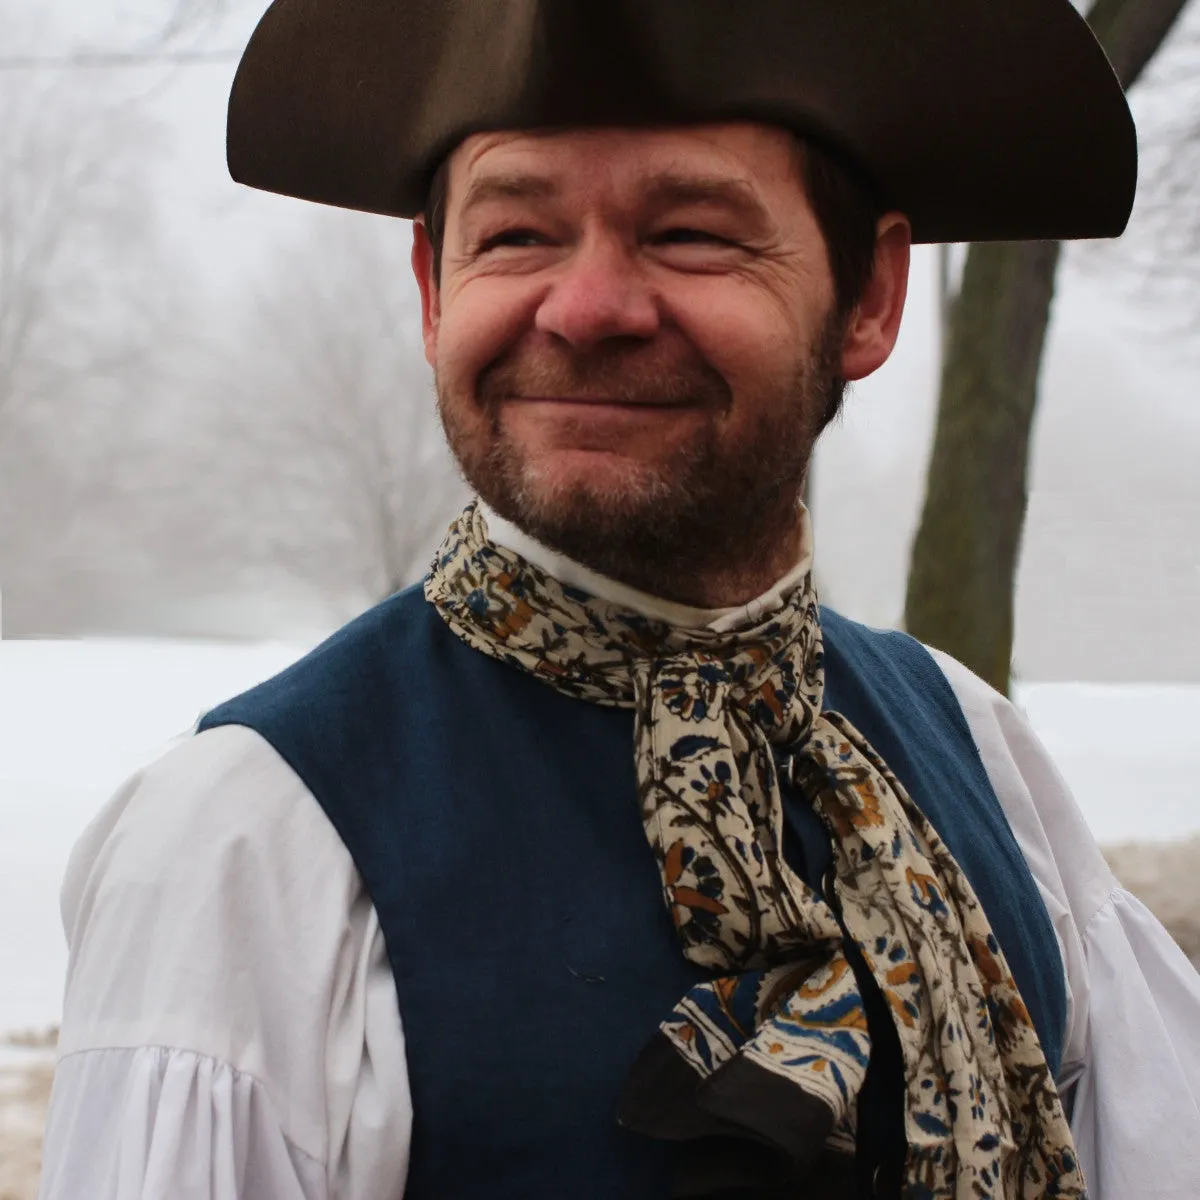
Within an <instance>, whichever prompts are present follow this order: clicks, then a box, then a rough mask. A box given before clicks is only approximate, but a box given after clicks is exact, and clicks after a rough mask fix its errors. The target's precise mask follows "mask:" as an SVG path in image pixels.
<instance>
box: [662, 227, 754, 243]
mask: <svg viewBox="0 0 1200 1200" xmlns="http://www.w3.org/2000/svg"><path fill="white" fill-rule="evenodd" d="M652 240H653V241H654V242H655V243H656V244H657V245H659V246H732V245H733V244H734V243H733V242H731V241H730V240H729V239H728V238H723V237H720V236H719V235H717V234H715V233H709V232H708V231H706V230H703V229H667V230H664V231H663V232H662V233H658V234H655V235H654V238H653V239H652Z"/></svg>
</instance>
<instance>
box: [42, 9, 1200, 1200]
mask: <svg viewBox="0 0 1200 1200" xmlns="http://www.w3.org/2000/svg"><path fill="white" fill-rule="evenodd" d="M229 133H230V142H229V148H230V162H231V166H232V169H233V171H234V174H235V176H236V177H238V178H240V179H242V180H243V181H245V182H249V183H251V184H253V185H255V186H259V187H264V188H268V189H272V190H276V191H281V192H286V193H289V194H292V195H296V196H301V197H306V198H309V199H315V200H322V201H325V202H332V203H336V204H343V205H348V206H351V207H357V208H363V209H369V210H376V211H381V212H388V213H393V214H395V215H399V216H404V217H412V218H415V225H414V235H413V265H414V270H415V272H416V276H417V280H418V283H419V285H420V289H421V297H422V320H423V326H424V335H425V347H426V353H427V357H428V359H429V361H430V364H431V365H432V367H433V369H434V371H435V374H436V379H437V391H438V401H439V408H440V412H441V416H442V420H443V424H444V426H445V429H446V433H447V437H448V440H449V442H450V445H451V448H452V450H453V451H454V453H455V455H456V457H457V459H458V461H459V463H460V465H461V467H462V470H463V472H464V474H465V475H466V477H467V479H468V480H469V481H470V483H471V484H472V485H473V486H474V488H475V489H476V491H477V492H478V495H479V501H478V502H477V503H475V504H472V505H471V506H470V507H469V508H468V509H467V510H466V512H465V513H464V514H463V515H462V517H461V518H460V519H459V520H458V521H457V522H456V523H455V524H454V526H453V527H452V528H451V530H450V532H449V534H448V536H447V539H446V541H445V543H444V544H443V546H442V547H441V549H440V550H439V551H438V552H437V555H436V557H435V559H434V562H433V565H432V568H431V572H430V575H429V577H428V579H427V580H426V581H425V583H424V585H423V586H422V587H420V588H417V589H413V590H410V591H408V592H404V593H401V594H400V595H399V596H396V597H393V598H392V599H390V600H388V601H386V602H385V603H384V604H383V605H381V606H380V607H378V608H377V609H375V610H373V611H372V612H370V613H368V614H367V615H366V616H365V617H363V618H361V619H360V620H358V621H356V622H355V623H353V624H352V625H350V626H349V627H347V629H345V630H343V631H342V632H341V633H340V634H339V635H337V636H336V637H335V638H333V639H332V640H331V641H330V642H328V643H326V644H325V645H324V646H323V647H321V648H319V649H318V650H316V651H315V652H314V653H313V654H312V655H311V656H309V657H308V658H307V659H305V660H304V661H302V662H301V663H300V664H298V665H297V666H295V667H293V668H292V669H290V670H289V671H287V672H285V673H284V674H283V675H282V676H280V677H279V678H278V679H276V680H273V681H271V682H269V683H267V684H265V685H263V686H262V687H261V688H258V689H255V690H254V691H252V692H251V693H249V694H248V695H246V696H244V697H240V698H238V699H236V700H234V701H231V702H230V703H229V704H227V705H224V706H222V707H221V708H219V709H217V710H216V711H215V712H214V713H212V714H209V716H208V717H207V718H205V720H204V721H203V722H202V723H201V727H200V732H199V733H198V735H197V736H195V737H193V738H191V739H189V740H188V741H186V742H185V743H184V744H182V745H180V746H179V747H177V748H176V749H174V750H172V752H171V753H170V754H168V755H167V756H166V757H165V758H164V759H163V760H162V761H160V762H159V763H157V764H155V765H154V766H152V767H150V768H149V769H147V770H146V771H144V772H143V773H142V774H141V775H139V776H138V777H137V778H135V779H134V780H133V781H131V783H130V784H129V785H128V786H127V787H126V788H125V789H124V790H123V791H122V792H121V794H120V795H118V796H117V797H116V798H115V799H114V800H113V802H112V803H111V804H110V805H109V807H108V808H107V809H106V810H105V811H104V813H103V814H102V815H101V816H100V817H99V818H98V820H97V822H96V823H95V824H94V825H93V826H92V828H91V829H90V830H89V831H88V832H87V834H86V835H85V837H84V839H83V841H82V842H81V843H80V846H79V848H78V849H77V851H76V853H75V856H74V858H73V860H72V863H71V867H70V871H69V873H68V878H67V882H66V886H65V889H64V911H65V913H66V921H67V930H68V937H69V940H70V943H71V951H72V958H71V974H70V980H69V983H68V991H67V1000H66V1012H65V1021H64V1026H63V1035H62V1054H63V1058H62V1061H61V1063H60V1066H59V1071H58V1076H57V1080H56V1084H55V1095H54V1101H53V1107H52V1112H51V1118H50V1123H49V1128H48V1132H47V1139H46V1171H45V1178H44V1183H43V1196H45V1197H46V1198H47V1200H62V1198H65V1197H78V1196H88V1197H96V1198H97V1200H132V1198H133V1197H137V1198H139V1200H158V1198H164V1200H165V1198H166V1197H171V1198H172V1200H175V1198H180V1197H185V1198H187V1197H214V1198H220V1200H231V1198H233V1197H242V1196H248V1197H272V1198H277V1200H301V1198H302V1197H303V1198H305V1200H313V1198H315V1197H339V1198H343V1200H367V1198H370V1200H395V1198H398V1197H401V1196H404V1197H409V1198H411V1197H427V1196H437V1197H449V1196H462V1197H469V1196H484V1195H487V1196H502V1197H534V1196H537V1197H548V1196H556V1197H557V1196H572V1197H617V1196H620V1197H666V1196H702V1195H726V1196H747V1197H749V1196H760V1197H766V1196H796V1197H799V1196H804V1197H839V1198H840V1197H861V1196H901V1195H903V1196H905V1197H911V1198H914V1200H915V1198H924V1197H951V1196H954V1197H967V1196H971V1197H997V1198H999V1197H1024V1198H1032V1197H1041V1196H1057V1197H1081V1196H1083V1195H1084V1194H1085V1187H1086V1189H1087V1194H1088V1195H1089V1196H1091V1197H1092V1198H1093V1200H1126V1198H1129V1197H1135V1196H1136V1197H1139V1198H1141V1197H1158V1198H1167V1197H1171V1198H1177V1200H1183V1197H1185V1196H1186V1197H1195V1196H1196V1195H1197V1194H1200V1151H1198V1147H1200V981H1198V980H1197V978H1196V975H1195V973H1194V972H1193V971H1192V970H1191V967H1190V966H1189V964H1188V963H1187V962H1186V960H1185V959H1184V958H1183V956H1182V955H1181V954H1180V953H1179V952H1178V950H1176V949H1175V948H1174V947H1173V945H1172V944H1171V943H1170V940H1169V939H1168V938H1167V936H1166V934H1165V933H1164V932H1163V930H1162V929H1161V927H1159V926H1158V925H1157V923H1156V922H1154V920H1153V919H1152V918H1151V917H1150V916H1148V914H1147V913H1146V912H1145V910H1144V909H1142V908H1141V907H1140V906H1139V905H1138V904H1137V902H1136V901H1135V900H1133V899H1132V897H1130V896H1128V895H1127V894H1126V893H1124V892H1122V891H1121V889H1120V888H1119V887H1118V886H1117V884H1116V882H1115V881H1114V880H1113V879H1112V877H1111V875H1110V874H1109V873H1108V871H1107V868H1106V867H1105V866H1104V863H1103V859H1102V858H1101V856H1100V854H1099V852H1098V850H1097V849H1096V846H1095V844H1094V842H1093V841H1092V839H1091V837H1090V835H1089V834H1088V832H1087V830H1086V828H1085V826H1084V824H1083V822H1082V820H1081V819H1080V817H1079V814H1078V812H1077V810H1076V809H1075V807H1074V805H1073V803H1072V801H1071V799H1070V797H1069V796H1068V795H1067V793H1066V791H1065V788H1064V787H1063V784H1062V782H1061V781H1060V780H1059V778H1058V777H1057V775H1056V774H1055V772H1054V770H1053V767H1052V766H1051V765H1050V763H1049V762H1048V761H1047V759H1046V757H1045V755H1044V753H1043V751H1042V750H1041V749H1040V747H1039V746H1038V745H1037V743H1036V741H1035V740H1034V739H1033V737H1032V735H1031V733H1030V731H1029V729H1028V727H1027V726H1026V725H1025V723H1024V722H1023V720H1022V719H1021V718H1020V716H1019V715H1018V714H1017V713H1016V712H1015V711H1014V710H1013V709H1012V708H1011V707H1010V706H1009V705H1008V704H1007V702H1006V701H1004V700H1003V699H1002V698H1001V697H999V696H997V695H995V694H994V693H993V692H991V691H990V690H989V689H988V688H987V687H986V686H985V685H983V684H982V683H981V682H980V681H979V680H977V679H975V678H974V677H973V676H971V675H970V673H969V672H967V671H966V670H965V669H964V668H963V667H961V666H959V665H958V664H956V663H954V662H953V661H952V660H949V659H948V658H946V657H945V656H943V655H940V654H937V653H936V652H931V651H928V650H926V649H925V648H923V647H921V646H920V645H918V644H916V643H915V642H912V641H911V640H910V639H907V638H904V637H903V636H902V635H899V634H885V633H879V632H875V631H871V630H867V629H864V628H863V627H861V626H858V625H855V624H854V623H853V622H850V621H847V620H845V619H844V618H841V617H839V616H837V615H836V614H834V613H831V612H828V611H825V610H820V609H819V608H818V606H817V602H816V597H815V594H814V592H813V588H812V582H811V561H812V540H811V533H810V529H809V526H808V522H807V518H806V514H805V512H804V510H803V508H802V506H801V505H800V503H799V497H800V494H801V490H802V485H803V480H804V474H805V470H806V467H807V463H808V460H809V456H810V453H811V450H812V445H813V442H814V440H815V439H816V437H817V436H818V434H819V432H820V431H821V429H822V428H823V427H824V425H825V424H827V423H828V421H829V420H830V419H831V418H832V416H833V415H834V414H835V413H836V412H837V410H838V406H839V404H840V403H841V399H842V393H843V390H844V387H845V385H846V383H847V382H848V381H851V380H855V379H859V378H862V377H864V376H866V375H867V374H869V373H870V372H872V371H874V370H875V369H876V368H878V367H879V366H880V365H881V364H882V363H883V362H884V361H885V360H886V359H887V357H888V355H889V354H890V352H891V350H892V347H893V345H894V344H895V341H896V338H897V335H898V331H899V326H900V319H901V313H902V310H903V306H904V297H905V287H906V281H907V272H908V257H909V246H910V242H911V240H912V238H913V237H914V236H915V237H917V238H919V239H921V240H939V239H949V240H968V239H980V238H988V237H1072V236H1075V237H1079V236H1100V235H1111V234H1115V233H1117V232H1119V231H1120V229H1121V228H1122V226H1123V224H1124V222H1125V220H1126V218H1127V216H1128V211H1129V207H1130V204H1131V200H1132V193H1133V186H1134V176H1135V151H1134V139H1133V132H1132V124H1131V122H1130V119H1129V114H1128V110H1127V108H1126V106H1125V103H1124V99H1123V97H1122V96H1121V93H1120V88H1119V86H1118V85H1117V83H1116V81H1115V80H1114V78H1113V76H1112V73H1111V71H1110V70H1109V69H1108V66H1107V64H1106V62H1105V60H1104V58H1103V55H1102V54H1101V52H1100V51H1099V49H1098V47H1097V46H1096V44H1095V42H1094V41H1093V40H1092V38H1091V36H1090V34H1089V33H1088V31H1087V29H1086V27H1085V25H1084V24H1083V22H1082V21H1081V20H1080V19H1079V18H1078V16H1077V15H1076V14H1075V12H1074V10H1073V9H1072V8H1071V6H1070V5H1069V3H1067V0H1008V2H1007V3H1006V4H1005V5H1002V6H1001V5H995V4H990V3H987V2H985V0H960V2H959V3H958V4H957V5H956V6H955V8H954V13H953V19H952V20H951V19H949V17H948V16H947V10H946V9H945V7H944V6H941V5H933V4H926V3H908V4H904V3H897V2H896V0H888V2H884V0H879V2H874V0H856V2H855V3H849V2H847V0H836V3H835V2H834V0H808V2H807V3H801V2H799V0H788V2H786V3H785V2H784V0H744V2H743V3H741V4H738V5H736V6H735V5H730V4H727V3H723V2H720V0H691V2H689V3H684V2H683V0H636V3H635V2H634V0H629V2H628V3H620V2H618V0H606V2H605V3H603V4H597V3H590V2H585V0H512V2H511V3H503V2H501V0H457V2H450V3H441V4H423V3H417V2H416V0H407V2H398V0H392V2H390V3H387V2H384V0H355V2H354V3H343V4H333V3H331V2H330V0H277V2H276V3H275V4H274V5H273V7H272V8H271V10H270V11H269V12H268V14H267V16H266V18H265V19H264V21H263V23H262V25H261V26H260V28H259V30H258V32H257V33H256V35H255V37H254V40H253V41H252V43H251V46H250V48H249V50H248V51H247V54H246V57H245V59H244V61H243V64H242V67H241V70H240V72H239V75H238V80H237V82H236V84H235V88H234V94H233V100H232V104H231V109H230V131H229ZM870 569H871V567H870V564H869V563H865V564H864V570H870ZM1118 735H1119V733H1118ZM1130 736H1134V734H1133V733H1132V732H1131V733H1130ZM1132 799H1133V798H1131V800H1132ZM1085 1180H1086V1183H1085Z"/></svg>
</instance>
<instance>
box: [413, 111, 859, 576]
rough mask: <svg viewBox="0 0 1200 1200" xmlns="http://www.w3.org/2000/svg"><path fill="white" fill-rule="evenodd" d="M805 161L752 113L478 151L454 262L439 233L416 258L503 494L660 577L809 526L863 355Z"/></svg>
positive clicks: (430, 336) (542, 520) (485, 481)
mask: <svg viewBox="0 0 1200 1200" xmlns="http://www.w3.org/2000/svg"><path fill="white" fill-rule="evenodd" d="M801 178H802V177H801V174H800V165H799V162H798V150H797V146H796V143H795V141H794V139H793V138H792V137H791V136H790V135H788V134H787V133H785V132H783V131H781V130H776V129H773V128H769V127H766V126H755V125H749V124H735V125H720V126H703V127H702V126H696V127H685V128H672V129H665V130H628V129H619V130H617V129H599V130H584V131H571V132H567V133H556V134H545V135H539V134H529V133H493V134H481V135H477V136H474V137H472V138H470V139H468V140H467V141H466V142H464V143H463V144H462V145H461V146H460V147H459V148H458V149H457V151H456V152H455V153H454V155H453V156H452V158H451V160H450V166H449V188H448V194H447V203H446V227H445V242H444V249H443V256H442V264H441V272H440V279H434V277H433V267H432V262H431V255H430V254H429V251H428V244H427V241H426V240H425V239H424V235H423V231H422V230H420V229H418V232H417V239H416V244H415V248H414V263H415V265H416V267H417V272H418V279H419V282H420V283H421V285H422V292H423V298H424V301H425V318H426V324H425V340H426V352H427V356H428V358H429V361H430V363H431V364H432V365H433V367H434V369H435V373H436V378H437V389H438V398H439V406H440V410H441V414H442V420H443V423H444V425H445V428H446V432H447V436H448V438H449V441H450V444H451V448H452V450H453V451H454V453H455V455H456V456H457V458H458V460H459V462H460V464H461V466H462V468H463V471H464V474H465V475H466V477H467V479H468V481H469V482H470V483H471V484H472V485H473V486H474V487H475V488H476V490H477V491H478V492H479V493H480V495H481V496H482V497H483V498H484V499H485V500H486V501H487V502H488V503H489V504H491V505H492V507H493V508H495V509H496V510H497V511H498V512H500V513H501V514H502V515H504V516H506V517H508V518H509V519H510V520H512V521H514V522H515V523H517V524H518V525H520V526H521V527H523V528H524V529H526V531H527V532H529V533H530V534H532V535H533V536H535V537H538V538H540V539H541V540H542V541H545V542H547V543H549V544H551V545H553V546H555V547H557V548H558V549H560V550H563V551H565V552H566V553H568V554H571V555H572V556H573V557H576V558H578V559H580V560H582V561H584V562H586V563H588V565H591V566H593V567H595V568H596V569H599V570H603V571H606V572H607V573H610V574H614V575H616V576H618V577H621V578H625V579H628V580H629V581H631V582H641V583H646V582H655V581H656V580H655V575H654V570H653V568H654V567H655V565H656V564H657V566H658V567H659V568H661V569H662V570H666V571H668V572H670V571H673V570H683V569H686V564H687V563H688V562H691V563H692V564H693V565H695V563H696V559H697V556H701V557H707V556H709V555H711V554H713V553H716V554H721V555H728V554H731V553H734V554H736V553H737V552H738V549H739V547H745V546H749V545H750V544H752V543H754V542H755V541H757V540H761V539H763V538H775V539H778V538H780V537H783V538H787V537H788V536H789V535H790V534H791V533H792V532H793V531H794V529H795V527H796V504H797V499H798V496H799V492H800V489H801V486H802V482H803V477H804V473H805V469H806V466H807V462H808V458H809V455H810V452H811V449H812V444H813V441H814V439H815V437H816V435H817V433H818V432H819V428H820V425H821V422H822V417H823V414H824V413H825V412H826V411H827V409H828V407H829V405H830V403H831V400H832V399H833V397H834V396H835V395H836V392H837V389H839V388H840V387H841V386H842V380H844V379H845V378H847V377H849V371H848V366H849V367H850V368H851V369H854V368H855V367H856V364H847V362H846V353H845V352H846V344H845V343H846V323H845V322H844V321H841V320H837V319H835V303H834V287H833V281H832V276H831V273H830V268H829V263H828V259H827V255H826V249H825V245H824V241H823V239H822V236H821V232H820V230H819V228H818V225H817V222H816V219H815V217H814V215H813V212H812V210H811V208H810V206H809V204H808V202H807V200H806V199H805V196H804V190H803V184H802V181H801ZM875 365H878V364H877V363H876V364H875ZM872 369H873V368H872ZM859 373H865V372H861V371H860V372H859ZM668 559H677V560H678V562H677V563H670V562H667V561H666V560H668ZM643 560H644V561H643ZM651 560H653V561H651ZM659 582H660V590H670V588H669V587H666V585H664V584H662V583H661V581H659Z"/></svg>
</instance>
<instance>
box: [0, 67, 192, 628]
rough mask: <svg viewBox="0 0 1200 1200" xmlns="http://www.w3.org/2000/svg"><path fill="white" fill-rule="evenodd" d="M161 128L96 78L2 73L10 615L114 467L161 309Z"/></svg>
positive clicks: (1, 257) (3, 382)
mask: <svg viewBox="0 0 1200 1200" xmlns="http://www.w3.org/2000/svg"><path fill="white" fill-rule="evenodd" d="M156 135H157V129H156V127H155V126H154V124H153V122H151V121H149V120H148V119H147V118H145V117H144V116H143V115H142V114H141V113H140V112H139V111H137V110H135V109H134V108H132V107H130V106H129V105H128V104H126V103H125V102H123V101H122V100H121V99H120V98H119V97H116V96H114V95H113V94H111V93H110V92H108V91H107V90H106V87H105V82H104V81H101V80H97V79H96V78H94V77H91V76H89V77H86V78H77V77H75V76H73V75H69V74H65V73H61V72H48V73H39V74H32V73H22V74H21V75H20V76H14V75H8V76H5V77H3V78H0V587H3V588H4V589H5V590H6V592H7V593H8V596H9V603H8V604H7V605H6V608H7V610H8V614H9V616H10V617H11V616H15V617H16V618H17V620H18V623H19V614H20V613H21V611H22V610H23V609H24V610H26V611H31V610H36V609H41V610H43V611H45V610H46V604H45V600H46V596H47V593H49V592H51V591H52V590H53V589H54V588H55V586H56V584H59V585H61V582H62V568H63V566H64V564H66V565H69V564H70V562H71V555H72V548H73V545H74V539H75V537H76V535H77V532H78V529H77V518H78V517H79V516H80V515H81V514H82V513H84V512H86V511H88V510H90V509H94V508H95V507H96V506H97V505H98V504H102V503H103V502H104V501H105V499H106V497H108V496H109V495H110V493H111V490H112V488H113V486H114V481H115V480H117V479H119V478H120V474H121V472H120V467H119V464H120V463H121V461H122V460H123V456H124V445H125V436H124V434H123V432H122V429H121V426H122V424H123V423H124V417H125V415H126V409H125V408H124V402H125V401H126V400H127V399H128V398H129V397H130V395H131V394H132V393H133V392H135V391H137V390H138V389H140V388H143V387H146V386H148V385H149V384H150V381H151V375H152V367H151V361H152V360H153V358H154V355H155V347H156V345H157V344H158V342H159V340H160V336H161V332H162V329H163V327H164V323H165V322H166V321H167V320H169V312H170V305H169V304H168V303H165V291H166V289H165V287H164V285H163V283H162V280H161V272H160V269H159V261H158V259H157V258H156V254H155V249H154V236H153V230H154V219H153V210H152V209H151V207H150V205H149V201H148V192H149V189H148V186H147V185H148V180H149V177H150V167H151V163H152V160H153V156H154V151H155V145H156Z"/></svg>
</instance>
